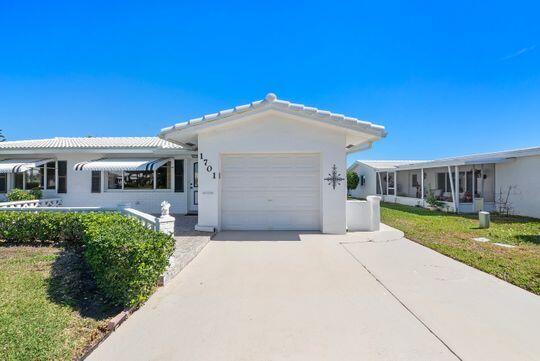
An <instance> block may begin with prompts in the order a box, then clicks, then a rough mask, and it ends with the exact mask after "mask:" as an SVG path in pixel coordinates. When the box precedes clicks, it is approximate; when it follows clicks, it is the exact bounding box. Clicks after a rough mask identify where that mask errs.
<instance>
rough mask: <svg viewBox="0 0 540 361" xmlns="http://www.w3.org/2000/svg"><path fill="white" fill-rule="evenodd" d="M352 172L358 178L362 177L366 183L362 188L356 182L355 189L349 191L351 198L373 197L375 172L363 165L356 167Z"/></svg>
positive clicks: (375, 181)
mask: <svg viewBox="0 0 540 361" xmlns="http://www.w3.org/2000/svg"><path fill="white" fill-rule="evenodd" d="M354 171H355V172H356V173H357V174H358V177H360V178H361V177H362V176H364V177H365V178H366V183H365V184H364V185H363V186H362V185H361V184H360V182H358V186H357V187H356V189H352V190H351V192H350V193H351V196H353V197H355V198H362V199H365V198H366V197H367V196H374V195H376V194H377V178H376V173H375V170H374V169H373V168H371V167H368V166H366V165H363V164H358V165H356V167H355V169H354Z"/></svg>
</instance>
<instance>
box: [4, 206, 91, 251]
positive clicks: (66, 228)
mask: <svg viewBox="0 0 540 361" xmlns="http://www.w3.org/2000/svg"><path fill="white" fill-rule="evenodd" d="M83 217H84V215H83V214H81V213H59V212H26V211H24V212H19V211H18V212H14V211H12V212H9V211H2V212H0V239H3V240H6V241H10V242H21V243H26V242H37V241H41V242H67V243H73V244H81V242H82V239H83V236H84V228H83V223H82V218H83Z"/></svg>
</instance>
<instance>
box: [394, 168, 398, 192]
mask: <svg viewBox="0 0 540 361" xmlns="http://www.w3.org/2000/svg"><path fill="white" fill-rule="evenodd" d="M394 197H397V172H396V171H394Z"/></svg>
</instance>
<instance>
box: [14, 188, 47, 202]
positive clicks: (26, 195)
mask: <svg viewBox="0 0 540 361" xmlns="http://www.w3.org/2000/svg"><path fill="white" fill-rule="evenodd" d="M6 197H7V199H8V200H9V201H10V202H18V201H33V200H36V199H41V197H43V192H42V191H41V189H39V188H34V189H31V190H28V191H25V190H22V189H18V188H13V189H12V190H10V191H9V192H8V193H7V195H6Z"/></svg>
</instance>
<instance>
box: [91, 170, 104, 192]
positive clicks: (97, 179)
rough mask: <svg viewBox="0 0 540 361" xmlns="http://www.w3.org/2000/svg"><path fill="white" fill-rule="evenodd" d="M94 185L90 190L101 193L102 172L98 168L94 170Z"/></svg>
mask: <svg viewBox="0 0 540 361" xmlns="http://www.w3.org/2000/svg"><path fill="white" fill-rule="evenodd" d="M91 183H92V185H91V188H90V191H91V192H92V193H101V172H100V171H98V170H93V171H92V182H91Z"/></svg>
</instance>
